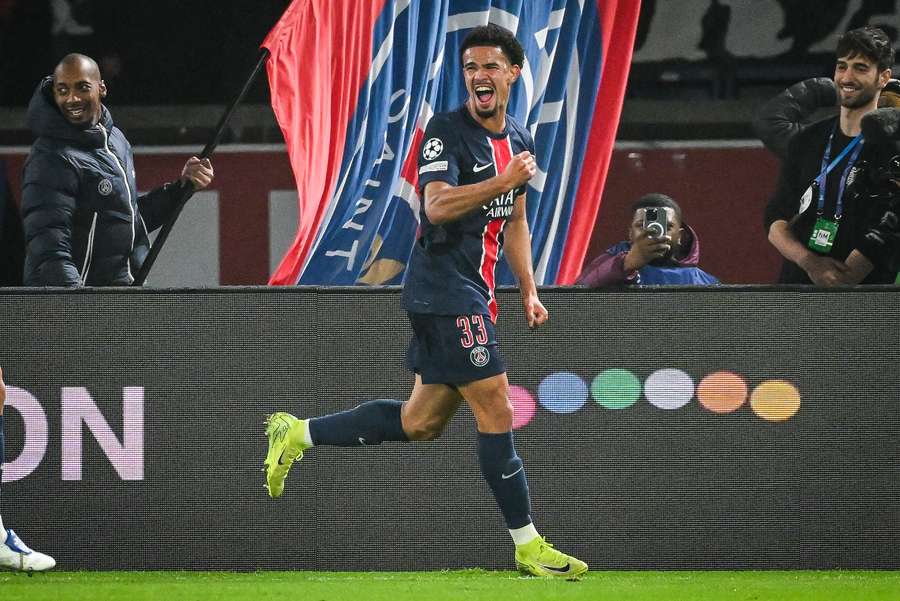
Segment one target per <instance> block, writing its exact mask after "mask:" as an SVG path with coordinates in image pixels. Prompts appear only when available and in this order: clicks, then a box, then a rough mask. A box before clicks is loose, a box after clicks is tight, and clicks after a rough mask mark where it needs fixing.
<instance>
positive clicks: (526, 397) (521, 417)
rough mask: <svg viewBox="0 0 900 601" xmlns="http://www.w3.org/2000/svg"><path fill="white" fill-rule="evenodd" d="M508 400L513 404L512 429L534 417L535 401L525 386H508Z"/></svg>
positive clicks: (519, 426) (525, 424)
mask: <svg viewBox="0 0 900 601" xmlns="http://www.w3.org/2000/svg"><path fill="white" fill-rule="evenodd" d="M509 402H510V403H512V406H513V424H512V427H513V429H514V430H517V429H519V428H521V427H523V426H527V425H528V423H529V422H530V421H531V420H532V419H533V418H534V414H535V412H536V411H537V403H536V402H535V400H534V397H533V396H531V393H530V392H528V389H526V388H523V387H521V386H510V387H509Z"/></svg>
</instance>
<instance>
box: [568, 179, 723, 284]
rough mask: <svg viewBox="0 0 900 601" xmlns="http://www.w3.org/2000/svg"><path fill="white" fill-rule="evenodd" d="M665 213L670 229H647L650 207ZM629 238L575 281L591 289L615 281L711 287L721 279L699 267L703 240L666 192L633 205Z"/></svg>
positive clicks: (644, 198) (616, 282)
mask: <svg viewBox="0 0 900 601" xmlns="http://www.w3.org/2000/svg"><path fill="white" fill-rule="evenodd" d="M654 208H655V209H658V210H661V211H664V212H665V215H666V222H667V225H668V228H667V229H668V231H667V232H665V234H664V235H662V236H656V235H654V233H653V232H652V231H649V230H648V229H647V228H645V216H646V214H647V210H648V209H654ZM631 209H632V217H631V225H630V227H629V229H628V240H627V241H623V242H619V243H618V244H616V245H615V246H613V247H611V248H609V249H608V250H607V251H606V252H604V253H602V254H601V255H600V256H598V257H597V258H596V259H594V260H593V261H591V263H590V264H589V265H588V266H587V267H586V268H585V269H584V271H582V272H581V275H580V276H578V280H577V281H576V282H575V283H576V284H583V285H585V286H590V287H592V288H600V287H603V286H611V285H615V284H637V285H655V284H685V285H690V284H693V285H699V286H709V285H715V284H718V283H719V280H718V279H716V278H715V277H713V276H711V275H710V274H708V273H706V272H705V271H703V270H702V269H700V268H699V267H698V266H697V265H698V263H699V262H700V240H699V239H698V238H697V233H696V232H695V231H694V230H693V229H691V227H690V226H689V225H688V224H687V223H685V222H684V220H683V217H682V213H681V207H679V206H678V203H676V202H675V201H674V200H673V199H672V198H670V197H668V196H666V195H665V194H647V195H645V196H642V197H641V198H639V199H638V200H637V201H636V202H635V203H634V204H633V205H632V207H631Z"/></svg>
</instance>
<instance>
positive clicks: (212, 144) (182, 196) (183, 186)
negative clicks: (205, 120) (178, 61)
mask: <svg viewBox="0 0 900 601" xmlns="http://www.w3.org/2000/svg"><path fill="white" fill-rule="evenodd" d="M268 58H269V50H268V48H260V50H259V60H257V61H256V66H255V67H254V68H253V71H252V72H251V73H250V76H249V77H248V78H247V81H246V82H244V87H243V88H242V89H241V91H240V93H239V94H238V95H237V97H235V99H234V100H233V101H232V102H231V104H230V105H229V106H228V108H227V109H226V110H225V113H224V114H223V115H222V118H221V119H219V124H218V125H216V129H215V132H213V136H212V138H211V139H210V141H209V142H207V143H206V146H205V147H204V148H203V152H201V153H200V159H201V160H202V159H208V158H209V157H210V156H212V153H213V152H214V151H215V149H216V146H218V145H219V141H220V140H221V139H222V135H223V134H224V133H225V126H226V125H228V122H229V121H230V120H231V118H232V116H234V112H235V110H236V109H237V107H238V105H239V104H240V103H241V102H242V101H243V100H244V97H245V96H246V95H247V92H249V91H250V87H251V86H252V85H253V82H254V81H256V78H257V77H258V76H259V74H260V72H261V71H262V70H263V67H264V66H265V64H266V60H267V59H268ZM175 194H176V195H177V201H176V203H175V209H174V210H173V211H172V215H171V217H169V220H168V221H167V222H166V223H165V224H164V225H163V226H162V229H161V230H160V231H159V234H158V235H157V236H156V240H155V241H154V242H153V245H152V246H151V247H150V252H149V253H148V254H147V258H146V259H144V263H143V264H142V265H141V269H140V271H138V274H137V276H136V277H135V278H134V282H133V283H132V284H131V285H132V286H143V285H144V282H145V281H146V279H147V274H148V273H150V269H151V268H152V267H153V263H155V262H156V258H157V257H158V256H159V252H160V251H161V250H162V247H163V244H165V243H166V239H167V238H168V237H169V233H170V232H171V231H172V228H173V227H174V226H175V221H176V220H177V219H178V216H179V215H180V214H181V209H183V208H184V205H185V204H186V203H187V201H188V200H189V199H190V198H191V196H193V194H194V187H193V185H192V184H191V183H190V182H182V181H180V182H178V183H177V184H176V191H175Z"/></svg>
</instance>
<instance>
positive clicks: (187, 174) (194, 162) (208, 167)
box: [180, 157, 213, 190]
mask: <svg viewBox="0 0 900 601" xmlns="http://www.w3.org/2000/svg"><path fill="white" fill-rule="evenodd" d="M180 179H181V181H183V182H185V183H189V184H191V185H192V186H193V187H194V190H202V189H203V188H205V187H206V186H208V185H209V184H210V183H212V180H213V167H212V163H210V162H209V159H203V160H202V161H201V160H200V159H198V158H197V157H191V158H189V159H188V161H187V163H185V164H184V169H182V170H181V178H180Z"/></svg>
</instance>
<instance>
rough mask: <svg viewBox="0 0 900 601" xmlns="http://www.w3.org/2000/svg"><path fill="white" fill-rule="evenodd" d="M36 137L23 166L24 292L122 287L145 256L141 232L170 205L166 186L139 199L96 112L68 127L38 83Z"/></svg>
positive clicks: (111, 131)
mask: <svg viewBox="0 0 900 601" xmlns="http://www.w3.org/2000/svg"><path fill="white" fill-rule="evenodd" d="M28 126H29V128H30V129H31V131H32V133H33V134H34V135H35V136H36V137H37V140H36V141H35V143H34V145H33V146H32V148H31V154H30V155H29V156H28V160H27V161H26V163H25V173H24V177H23V182H22V218H23V221H24V225H25V241H26V244H27V256H26V258H25V285H26V286H80V285H87V286H127V285H129V284H131V283H132V281H133V280H134V275H135V274H136V273H137V271H138V269H139V268H140V266H141V264H142V263H143V262H144V258H145V257H146V256H147V253H148V252H149V250H150V240H149V238H148V232H152V231H153V230H154V229H156V228H158V227H159V226H161V225H162V224H163V223H164V222H165V220H166V219H167V218H168V216H169V215H170V214H171V211H172V210H173V208H174V205H175V202H176V194H175V188H174V186H172V185H171V184H167V185H166V186H163V187H161V188H157V189H156V190H153V191H152V192H150V193H148V194H146V195H144V196H142V197H140V198H138V195H137V186H136V185H135V179H134V158H133V155H132V151H131V145H130V144H129V143H128V140H127V139H125V136H124V134H123V133H122V132H121V131H120V130H119V129H118V128H117V127H115V125H113V120H112V116H111V115H110V113H109V111H108V110H107V109H106V107H103V110H102V115H101V118H100V122H99V123H98V124H97V125H95V126H93V127H90V128H88V129H80V128H78V127H75V126H74V125H71V124H70V123H69V122H68V121H66V119H65V118H64V117H63V116H62V113H60V111H59V109H58V108H57V106H56V104H55V102H54V100H53V96H52V80H51V78H49V77H48V78H45V79H44V80H43V81H42V82H41V84H40V85H39V86H38V88H37V90H35V93H34V96H33V97H32V99H31V102H30V103H29V105H28Z"/></svg>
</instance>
